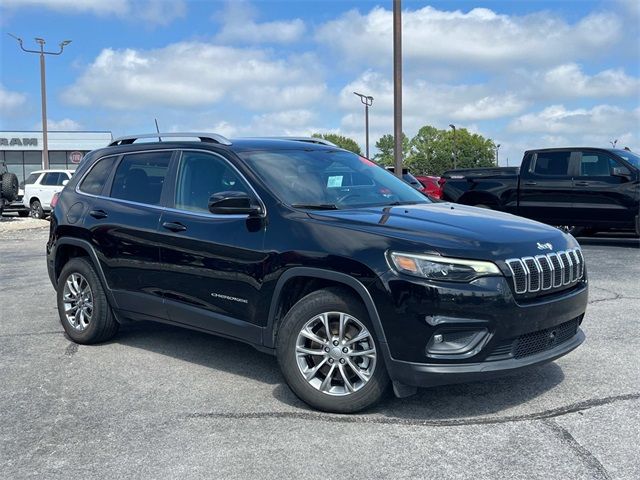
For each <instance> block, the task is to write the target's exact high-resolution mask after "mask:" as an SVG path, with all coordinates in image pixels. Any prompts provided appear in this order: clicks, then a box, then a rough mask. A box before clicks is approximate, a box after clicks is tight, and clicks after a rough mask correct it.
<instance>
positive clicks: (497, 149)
mask: <svg viewBox="0 0 640 480" xmlns="http://www.w3.org/2000/svg"><path fill="white" fill-rule="evenodd" d="M499 166H500V144H497V145H496V167H499Z"/></svg>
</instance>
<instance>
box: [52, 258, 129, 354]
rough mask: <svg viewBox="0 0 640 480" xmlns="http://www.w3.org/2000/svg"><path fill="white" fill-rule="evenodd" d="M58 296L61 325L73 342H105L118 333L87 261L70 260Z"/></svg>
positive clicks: (99, 285) (58, 288)
mask: <svg viewBox="0 0 640 480" xmlns="http://www.w3.org/2000/svg"><path fill="white" fill-rule="evenodd" d="M57 297H58V313H59V315H60V322H61V323H62V327H63V328H64V331H65V332H67V335H69V337H70V338H71V340H73V341H74V342H76V343H83V344H91V343H98V342H104V341H106V340H109V339H110V338H112V337H113V336H114V335H115V334H116V333H117V332H118V327H119V324H118V322H117V321H116V319H115V317H114V316H113V312H112V311H111V307H110V306H109V302H108V301H107V297H106V295H105V293H104V289H103V288H102V283H100V279H99V278H98V275H96V272H95V270H94V269H93V265H91V263H89V261H87V260H86V259H84V258H78V257H76V258H72V259H71V260H69V262H68V263H67V264H66V265H65V266H64V268H63V269H62V272H61V273H60V278H59V279H58V286H57Z"/></svg>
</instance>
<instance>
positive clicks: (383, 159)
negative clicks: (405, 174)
mask: <svg viewBox="0 0 640 480" xmlns="http://www.w3.org/2000/svg"><path fill="white" fill-rule="evenodd" d="M394 146H395V143H394V141H393V135H391V134H387V135H383V136H382V137H380V138H379V139H378V141H377V142H376V148H377V149H378V153H376V154H375V155H374V156H373V159H374V160H375V161H376V162H377V163H379V164H380V165H384V166H393V163H394V160H393V151H394ZM409 147H410V142H409V139H408V138H407V136H406V135H405V134H404V133H403V134H402V157H403V158H407V155H408V154H409Z"/></svg>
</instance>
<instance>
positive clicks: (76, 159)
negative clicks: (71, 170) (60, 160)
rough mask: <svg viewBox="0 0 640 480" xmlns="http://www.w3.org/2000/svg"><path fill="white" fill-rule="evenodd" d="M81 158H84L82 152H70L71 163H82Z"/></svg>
mask: <svg viewBox="0 0 640 480" xmlns="http://www.w3.org/2000/svg"><path fill="white" fill-rule="evenodd" d="M80 160H82V152H71V153H69V161H70V162H71V163H80Z"/></svg>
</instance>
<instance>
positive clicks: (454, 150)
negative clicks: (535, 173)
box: [406, 125, 495, 175]
mask: <svg viewBox="0 0 640 480" xmlns="http://www.w3.org/2000/svg"><path fill="white" fill-rule="evenodd" d="M454 156H455V159H456V162H455V163H456V167H457V168H476V167H491V166H494V165H495V164H494V161H495V160H494V158H495V144H494V143H493V140H491V139H487V138H484V137H483V136H482V135H478V134H477V133H471V132H469V131H468V130H467V129H466V128H459V129H457V130H456V132H455V133H454V132H453V131H452V130H440V129H437V128H435V127H432V126H430V125H425V126H424V127H422V128H421V129H420V130H418V133H417V134H416V136H415V137H413V138H412V139H411V152H410V154H409V156H408V158H407V161H406V165H407V166H408V167H409V168H410V169H411V171H412V173H414V174H423V175H441V174H442V173H444V172H445V171H446V170H450V169H452V168H453V166H454Z"/></svg>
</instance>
